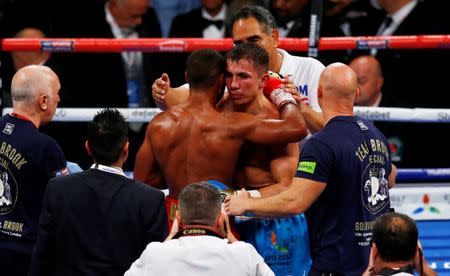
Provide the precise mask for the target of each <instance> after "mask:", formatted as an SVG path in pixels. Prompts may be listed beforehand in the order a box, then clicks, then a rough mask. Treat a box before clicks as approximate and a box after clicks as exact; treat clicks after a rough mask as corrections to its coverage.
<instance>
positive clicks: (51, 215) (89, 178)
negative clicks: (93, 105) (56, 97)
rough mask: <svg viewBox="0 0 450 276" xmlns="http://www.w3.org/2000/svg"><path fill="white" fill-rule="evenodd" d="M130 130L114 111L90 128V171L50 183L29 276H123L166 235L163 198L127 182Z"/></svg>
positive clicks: (99, 116)
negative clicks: (151, 244) (148, 245)
mask: <svg viewBox="0 0 450 276" xmlns="http://www.w3.org/2000/svg"><path fill="white" fill-rule="evenodd" d="M127 136H128V125H127V123H126V122H125V119H124V117H123V116H122V114H120V112H119V111H117V110H112V109H105V110H103V111H101V112H99V113H98V114H97V115H96V116H95V117H94V120H93V121H92V122H90V123H89V126H88V134H87V137H88V139H87V141H86V150H87V151H88V153H89V155H91V156H92V157H93V159H94V164H93V165H92V167H91V169H89V170H87V171H84V172H80V173H76V174H71V175H68V176H67V177H60V178H58V179H54V181H53V180H52V181H50V182H49V184H48V188H47V190H46V192H45V197H44V204H43V211H42V213H41V217H40V221H39V233H38V234H39V236H38V242H37V245H36V247H35V249H34V252H33V258H32V265H31V271H30V275H79V274H84V275H123V273H124V272H125V271H126V269H127V268H128V267H129V266H130V264H131V263H132V262H133V260H135V259H136V258H137V257H138V256H139V254H140V253H141V252H142V250H144V248H145V246H146V245H147V244H148V243H149V242H152V241H162V240H163V239H164V238H165V237H166V235H167V215H166V211H165V208H164V194H163V193H162V192H160V191H157V190H155V189H153V188H151V187H148V186H147V185H144V184H142V183H139V182H136V181H133V180H131V179H128V178H127V177H126V176H125V175H124V173H123V171H122V165H123V164H124V162H125V160H126V159H127V157H128V137H127Z"/></svg>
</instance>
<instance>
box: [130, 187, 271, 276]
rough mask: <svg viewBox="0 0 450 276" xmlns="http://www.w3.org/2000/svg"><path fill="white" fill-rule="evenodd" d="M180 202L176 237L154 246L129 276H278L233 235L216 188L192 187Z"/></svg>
mask: <svg viewBox="0 0 450 276" xmlns="http://www.w3.org/2000/svg"><path fill="white" fill-rule="evenodd" d="M178 200H179V202H180V209H179V211H177V220H176V221H177V222H176V223H175V224H174V228H175V229H173V233H171V235H170V236H169V237H168V239H167V241H165V242H164V243H160V242H152V243H150V244H149V245H148V246H147V248H146V249H145V251H144V252H143V253H142V255H141V257H140V258H139V259H137V260H136V261H135V262H134V263H133V264H132V265H131V267H130V269H129V270H128V271H127V272H126V273H125V276H138V275H142V276H144V275H180V274H185V275H249V276H250V275H274V273H273V272H272V271H271V270H270V268H269V267H268V266H267V264H265V263H264V260H263V258H262V257H261V256H260V255H259V254H258V253H257V252H256V250H255V248H254V247H253V246H252V245H251V244H248V243H245V242H241V241H237V240H236V238H235V237H234V236H233V234H232V233H231V231H230V225H229V222H228V217H227V216H226V214H224V213H222V212H221V206H222V198H221V196H220V193H219V191H218V190H217V189H216V187H214V186H212V185H211V184H209V183H207V182H205V181H203V182H198V183H193V184H190V185H188V186H186V187H185V188H184V189H183V190H182V191H181V192H180V194H179V195H178ZM178 223H179V224H180V226H181V230H179V231H178V227H177V226H178Z"/></svg>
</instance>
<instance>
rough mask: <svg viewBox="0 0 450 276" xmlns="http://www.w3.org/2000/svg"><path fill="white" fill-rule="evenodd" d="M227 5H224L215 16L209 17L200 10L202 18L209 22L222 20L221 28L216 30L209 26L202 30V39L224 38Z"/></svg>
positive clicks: (204, 11)
mask: <svg viewBox="0 0 450 276" xmlns="http://www.w3.org/2000/svg"><path fill="white" fill-rule="evenodd" d="M226 11H227V5H226V4H225V3H224V4H223V5H222V9H220V12H219V13H218V14H217V15H216V16H214V17H213V16H211V15H210V14H209V13H208V12H207V11H206V10H205V9H203V8H202V17H203V18H206V19H209V20H213V21H214V20H222V21H223V24H222V28H220V29H218V28H217V27H216V26H215V25H210V26H208V27H207V28H206V29H204V30H203V38H224V37H225V15H226Z"/></svg>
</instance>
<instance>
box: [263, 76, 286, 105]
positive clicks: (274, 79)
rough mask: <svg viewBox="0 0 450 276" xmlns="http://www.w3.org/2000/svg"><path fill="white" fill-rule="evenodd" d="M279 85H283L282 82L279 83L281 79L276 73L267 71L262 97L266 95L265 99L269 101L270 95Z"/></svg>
mask: <svg viewBox="0 0 450 276" xmlns="http://www.w3.org/2000/svg"><path fill="white" fill-rule="evenodd" d="M281 85H283V82H281V77H280V75H278V74H277V73H274V72H272V71H269V79H268V80H267V82H266V85H265V86H264V89H263V91H264V95H266V97H267V98H269V99H270V96H269V95H270V93H272V91H274V90H275V89H277V88H279V87H280V86H281Z"/></svg>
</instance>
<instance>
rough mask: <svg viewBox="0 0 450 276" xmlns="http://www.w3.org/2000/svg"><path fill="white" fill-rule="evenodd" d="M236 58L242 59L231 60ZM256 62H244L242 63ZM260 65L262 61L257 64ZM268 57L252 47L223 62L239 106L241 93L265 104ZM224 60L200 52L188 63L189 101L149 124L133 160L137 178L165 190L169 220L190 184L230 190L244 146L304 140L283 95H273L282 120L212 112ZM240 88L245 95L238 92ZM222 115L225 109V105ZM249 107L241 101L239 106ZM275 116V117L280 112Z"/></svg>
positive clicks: (295, 110) (298, 117)
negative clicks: (211, 183)
mask: <svg viewBox="0 0 450 276" xmlns="http://www.w3.org/2000/svg"><path fill="white" fill-rule="evenodd" d="M234 52H242V53H245V54H242V56H243V58H242V59H239V60H238V61H235V60H232V59H230V58H228V57H231V56H232V55H233V53H234ZM247 56H248V57H258V56H259V57H258V59H255V60H256V61H257V62H255V61H254V60H253V59H247V58H245V57H247ZM258 60H261V62H259V61H258ZM267 63H268V56H267V53H266V52H265V50H264V49H262V48H261V47H259V46H256V45H252V44H243V45H239V46H238V47H236V48H234V49H233V50H232V52H231V53H230V54H229V55H228V56H227V69H226V70H227V71H226V77H225V78H226V82H227V85H228V87H230V89H229V93H230V96H231V97H235V100H243V99H245V98H246V97H248V96H247V95H246V94H245V93H252V94H258V95H259V100H260V101H259V102H258V103H255V107H258V106H257V105H258V104H266V105H267V104H269V101H268V100H267V98H265V97H264V94H263V93H262V89H263V87H264V85H265V83H266V81H267V79H268V74H267V65H268V64H267ZM224 69H225V60H224V58H223V57H222V55H221V54H220V53H218V52H217V51H213V50H208V49H203V50H199V51H195V52H193V53H192V54H191V55H190V56H189V58H188V61H187V71H186V79H187V81H188V83H189V85H190V96H189V99H188V101H187V102H186V103H184V104H180V105H177V106H174V107H172V108H170V109H168V110H167V111H165V112H163V113H160V114H158V115H157V116H156V117H155V118H154V119H153V120H152V121H151V122H150V124H149V127H148V129H147V134H146V138H145V140H144V143H143V144H142V146H141V148H140V150H139V152H138V155H137V157H136V164H137V165H136V167H135V178H136V179H139V180H142V181H144V182H146V183H148V184H150V185H152V186H154V187H158V188H166V187H168V188H169V196H168V198H167V199H166V203H167V208H168V213H169V214H171V215H170V216H169V219H170V218H172V219H173V216H172V215H173V213H174V210H175V208H176V198H177V196H178V194H179V192H180V191H181V190H182V189H183V188H184V187H185V186H186V185H188V184H189V183H192V182H196V181H204V180H217V181H220V182H222V183H224V184H225V185H227V186H228V187H233V178H234V173H235V167H236V164H237V162H238V156H239V150H240V149H241V147H242V145H243V144H244V142H246V141H251V142H255V143H266V144H270V143H287V142H294V141H298V140H299V139H301V138H303V137H304V136H305V135H306V125H305V122H304V120H303V118H302V116H301V114H300V110H299V108H298V106H297V104H296V102H295V100H294V99H293V97H292V96H291V95H290V94H289V93H286V92H284V91H283V90H276V91H277V92H278V93H279V94H278V93H276V94H277V96H275V94H273V93H272V96H271V98H272V100H273V101H274V102H276V104H277V105H278V106H277V108H278V110H279V112H280V117H281V118H282V120H280V119H275V118H274V119H271V120H266V119H259V118H257V117H256V116H254V115H251V114H248V113H241V112H233V111H231V110H230V111H227V112H225V113H223V114H222V113H220V112H219V111H217V109H216V104H217V101H218V99H221V98H222V94H223V91H224ZM237 83H243V84H242V85H245V90H244V89H240V88H239V86H237V87H236V88H235V86H236V84H237ZM222 104H223V105H224V107H223V109H227V103H226V102H225V103H221V104H219V105H222ZM245 104H248V103H247V102H245V101H243V103H242V105H245ZM278 110H276V111H275V112H278Z"/></svg>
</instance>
